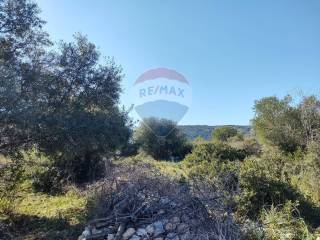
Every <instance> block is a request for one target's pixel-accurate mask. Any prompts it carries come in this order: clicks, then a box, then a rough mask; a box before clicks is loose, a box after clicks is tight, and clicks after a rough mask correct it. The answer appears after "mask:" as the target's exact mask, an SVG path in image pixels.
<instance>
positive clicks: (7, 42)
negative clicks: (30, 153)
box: [0, 0, 130, 182]
mask: <svg viewBox="0 0 320 240" xmlns="http://www.w3.org/2000/svg"><path fill="white" fill-rule="evenodd" d="M38 14H39V10H38V8H37V5H36V4H35V3H33V2H31V1H28V0H4V1H0V153H2V154H4V155H10V156H11V157H12V156H16V155H18V154H17V153H18V152H19V151H21V150H28V149H31V148H32V147H37V148H38V150H39V151H40V152H41V153H45V154H46V155H48V156H49V157H50V159H51V160H53V165H54V167H55V168H56V169H58V171H60V173H61V174H62V176H63V177H64V178H65V179H68V180H71V181H74V182H84V181H88V180H91V179H94V178H96V177H99V176H101V174H102V173H103V170H104V162H103V160H102V159H103V157H110V155H113V153H114V152H115V151H116V150H118V149H119V148H121V147H122V145H124V144H125V143H126V142H127V141H128V139H129V137H130V130H129V128H128V125H130V121H129V120H128V116H127V113H126V112H125V111H123V110H122V109H120V108H119V97H120V93H121V87H120V81H121V80H122V78H123V75H122V71H121V68H120V67H119V66H117V65H116V64H115V63H114V62H113V61H111V60H106V61H102V60H101V59H100V53H99V51H98V50H97V48H96V46H95V45H94V44H93V43H91V42H89V41H88V39H87V38H86V37H84V36H82V35H76V36H75V41H74V42H71V43H66V42H61V43H60V44H59V47H60V48H59V49H58V50H57V51H56V52H51V51H49V50H48V49H47V46H48V45H49V44H50V41H49V40H48V36H47V34H46V33H45V32H43V30H42V26H43V24H44V22H43V21H42V20H41V19H40V18H39V17H38Z"/></svg>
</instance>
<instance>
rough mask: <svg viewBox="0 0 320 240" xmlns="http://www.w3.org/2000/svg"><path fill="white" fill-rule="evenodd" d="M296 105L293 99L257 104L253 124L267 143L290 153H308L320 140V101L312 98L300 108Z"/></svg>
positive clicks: (286, 98) (263, 101) (299, 105)
mask: <svg viewBox="0 0 320 240" xmlns="http://www.w3.org/2000/svg"><path fill="white" fill-rule="evenodd" d="M292 102H293V100H292V97H291V96H287V97H285V98H284V99H278V98H276V97H268V98H263V99H261V100H259V101H256V103H255V107H254V110H255V118H254V119H253V121H252V123H253V129H254V131H255V133H256V134H257V136H258V137H259V139H260V140H261V141H262V142H263V143H266V144H268V145H273V146H278V147H279V148H280V149H281V150H283V151H285V152H290V153H293V152H295V151H296V150H297V149H299V148H301V149H305V148H306V147H307V145H308V143H309V142H310V141H314V140H319V138H320V114H319V109H320V101H319V100H318V99H317V98H316V97H314V96H309V97H304V98H303V100H302V101H301V102H300V103H299V104H298V105H294V104H293V103H292Z"/></svg>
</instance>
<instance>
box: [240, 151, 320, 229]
mask: <svg viewBox="0 0 320 240" xmlns="http://www.w3.org/2000/svg"><path fill="white" fill-rule="evenodd" d="M303 158H304V154H303V153H302V152H297V153H295V154H293V155H289V156H288V155H284V154H282V153H281V152H279V151H277V150H273V151H272V150H271V149H269V151H268V152H267V153H264V154H263V155H262V156H261V157H260V158H257V157H253V158H251V159H247V160H246V161H245V162H243V164H242V165H241V170H240V187H241V189H242V192H241V194H240V197H239V204H238V213H240V215H246V216H248V217H250V218H252V219H258V218H259V217H260V214H261V212H262V210H263V209H270V207H271V206H272V205H274V206H282V205H284V204H285V203H286V202H287V201H293V202H296V201H298V202H299V204H300V205H299V207H298V209H299V211H300V213H301V216H302V217H303V219H304V220H305V221H306V222H307V223H308V224H310V225H312V226H314V227H316V226H319V225H320V209H319V207H318V206H319V202H313V201H312V199H310V197H309V196H308V192H306V191H305V189H303V188H299V187H297V185H295V184H294V182H293V181H292V179H294V178H295V177H296V175H300V174H301V172H299V169H298V168H296V166H297V165H296V164H297V163H299V164H300V163H301V162H303ZM307 174H308V175H307V176H310V175H312V174H313V173H312V172H309V173H307ZM316 194H317V193H316Z"/></svg>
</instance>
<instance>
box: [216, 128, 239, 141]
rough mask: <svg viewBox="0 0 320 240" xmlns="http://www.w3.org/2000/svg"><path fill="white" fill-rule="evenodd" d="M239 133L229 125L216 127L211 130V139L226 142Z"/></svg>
mask: <svg viewBox="0 0 320 240" xmlns="http://www.w3.org/2000/svg"><path fill="white" fill-rule="evenodd" d="M237 135H240V133H239V132H238V130H237V129H236V128H234V127H231V126H224V127H218V128H216V129H214V130H213V132H212V139H213V140H218V141H223V142H226V141H228V139H230V138H232V137H235V136H237Z"/></svg>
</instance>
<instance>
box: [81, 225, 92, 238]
mask: <svg viewBox="0 0 320 240" xmlns="http://www.w3.org/2000/svg"><path fill="white" fill-rule="evenodd" d="M90 235H91V231H90V229H89V228H88V227H86V228H85V230H84V231H83V232H82V236H83V237H85V238H86V237H89V236H90Z"/></svg>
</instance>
